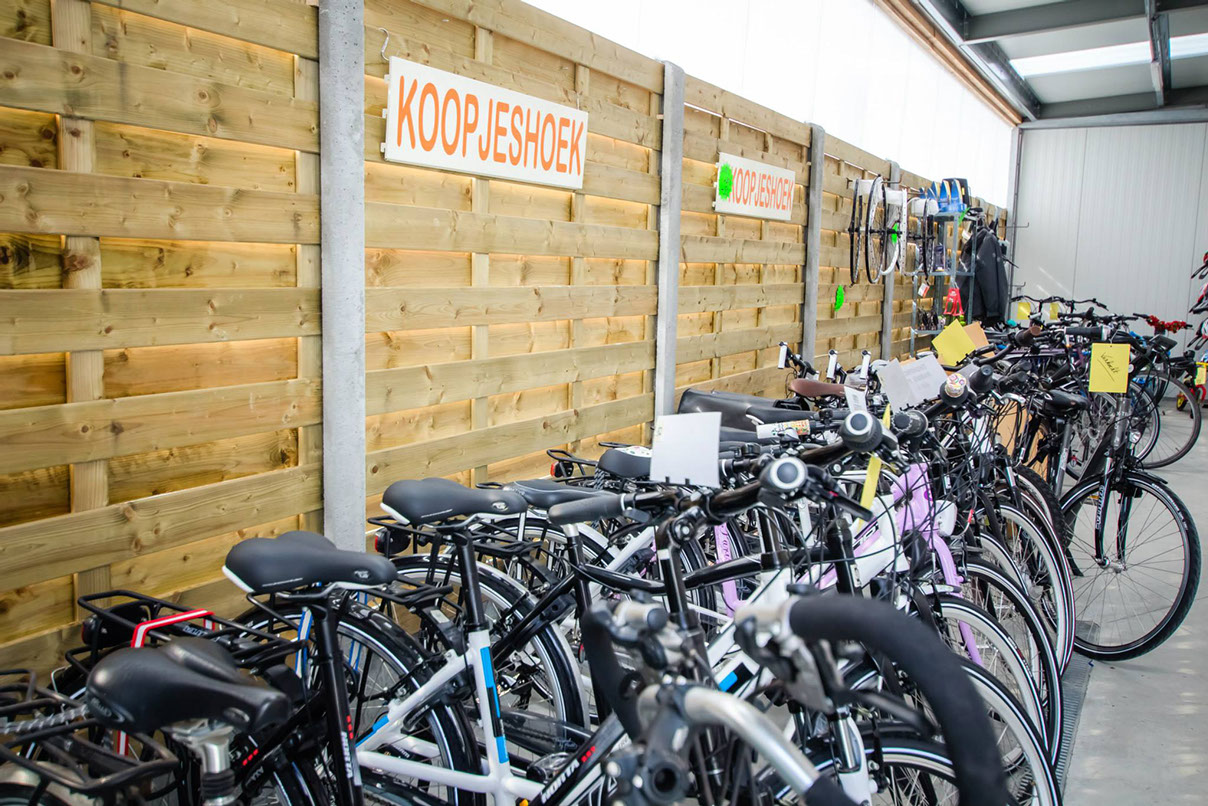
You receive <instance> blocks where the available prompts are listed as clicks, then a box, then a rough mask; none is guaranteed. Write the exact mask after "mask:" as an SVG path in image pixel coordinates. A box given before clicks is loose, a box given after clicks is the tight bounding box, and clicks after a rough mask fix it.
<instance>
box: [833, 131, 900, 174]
mask: <svg viewBox="0 0 1208 806" xmlns="http://www.w3.org/2000/svg"><path fill="white" fill-rule="evenodd" d="M823 150H824V151H825V152H826V153H827V154H829V155H831V156H833V157H838V158H839V159H841V160H843V161H844V162H848V163H851V164H852V165H855V166H857V167H859V168H863V169H864V170H866V171H872V172H873V173H876V174H880V175H881V176H884V177H888V176H889V160H886V159H882V158H881V157H878V156H876V155H875V154H870V153H869V152H867V151H865V150H864V149H862V148H857V147H856V146H854V145H852V144H851V143H848V142H845V141H843V140H840V139H839V138H838V137H835V136H833V135H830V134H828V135H827V136H826V145H825V146H824V148H823Z"/></svg>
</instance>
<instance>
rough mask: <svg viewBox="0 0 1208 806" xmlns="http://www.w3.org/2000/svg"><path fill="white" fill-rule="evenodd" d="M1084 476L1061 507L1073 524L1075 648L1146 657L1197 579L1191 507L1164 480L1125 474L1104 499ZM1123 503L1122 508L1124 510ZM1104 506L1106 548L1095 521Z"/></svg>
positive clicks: (1173, 624)
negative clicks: (1076, 615)
mask: <svg viewBox="0 0 1208 806" xmlns="http://www.w3.org/2000/svg"><path fill="white" fill-rule="evenodd" d="M1102 481H1103V477H1102V476H1100V477H1097V478H1091V479H1084V480H1083V482H1082V483H1080V484H1079V485H1078V486H1077V487H1075V488H1074V489H1073V490H1071V491H1070V492H1069V494H1068V495H1067V496H1066V498H1065V500H1064V502H1063V504H1062V508H1063V511H1064V513H1065V517H1066V521H1067V523H1068V524H1069V527H1070V528H1069V532H1070V544H1069V557H1070V566H1071V568H1072V569H1073V574H1074V601H1075V606H1076V608H1077V613H1078V620H1077V629H1076V635H1075V643H1076V645H1077V648H1078V651H1079V652H1081V653H1082V654H1084V655H1088V656H1090V657H1092V658H1098V659H1114V660H1123V659H1126V658H1135V657H1137V656H1138V655H1144V654H1145V653H1146V652H1149V651H1150V650H1151V649H1153V648H1154V647H1156V646H1158V645H1160V644H1161V643H1162V642H1164V641H1165V640H1166V639H1167V638H1169V637H1170V636H1171V635H1172V634H1173V633H1174V631H1175V630H1176V629H1178V627H1179V625H1180V624H1182V623H1183V619H1184V618H1186V616H1187V612H1188V611H1189V610H1190V609H1191V604H1192V602H1193V601H1194V600H1195V592H1196V589H1197V587H1198V586H1199V581H1200V538H1199V533H1198V532H1197V531H1196V528H1195V522H1194V521H1193V520H1192V519H1191V515H1190V513H1188V512H1187V507H1186V506H1185V505H1184V504H1183V502H1182V501H1181V500H1179V498H1178V496H1176V495H1175V494H1174V493H1172V492H1171V491H1170V490H1169V489H1168V488H1167V487H1166V485H1164V484H1163V483H1162V482H1161V481H1160V480H1158V479H1156V478H1154V477H1153V476H1150V475H1148V474H1144V473H1133V472H1126V473H1125V474H1124V476H1123V478H1122V479H1121V480H1120V481H1119V482H1118V483H1116V484H1114V485H1112V487H1111V489H1110V490H1109V491H1108V494H1107V498H1108V500H1107V501H1101V500H1100V491H1101V488H1102ZM1122 505H1123V507H1124V508H1123V512H1122ZM1100 509H1102V511H1103V516H1102V520H1103V523H1104V529H1103V538H1102V541H1101V544H1100V545H1101V546H1102V550H1099V549H1097V548H1096V540H1095V522H1096V514H1097V511H1098V510H1100Z"/></svg>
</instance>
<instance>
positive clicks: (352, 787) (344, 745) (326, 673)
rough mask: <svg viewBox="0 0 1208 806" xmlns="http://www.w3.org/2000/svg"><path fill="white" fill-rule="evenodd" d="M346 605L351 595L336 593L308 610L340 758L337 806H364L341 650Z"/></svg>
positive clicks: (330, 731) (337, 763)
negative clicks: (341, 621) (341, 623)
mask: <svg viewBox="0 0 1208 806" xmlns="http://www.w3.org/2000/svg"><path fill="white" fill-rule="evenodd" d="M347 602H348V592H347V591H345V590H340V589H337V590H335V591H333V592H332V593H331V595H330V597H329V598H328V599H327V601H326V602H325V603H322V604H310V605H308V607H309V608H310V612H311V615H312V616H313V617H314V620H315V659H316V661H317V662H318V667H319V675H320V679H321V681H322V683H323V691H324V693H325V695H326V696H325V702H324V705H325V706H326V711H327V731H328V737H329V740H330V741H331V743H332V748H331V749H332V751H334V752H335V753H336V755H337V756H338V758H336V759H334V762H335V764H334V766H335V770H336V774H335V775H334V776H333V777H334V778H335V783H336V792H337V794H338V795H339V797H338V799H337V803H340V804H341V805H342V806H345V805H346V806H361V804H362V803H363V802H364V797H363V793H362V790H361V768H360V765H359V764H358V763H357V758H356V752H355V741H356V739H355V737H354V736H353V724H352V713H351V711H350V710H349V705H348V691H347V687H346V686H347V681H346V679H345V675H344V652H343V650H341V649H340V632H339V629H340V613H341V612H343V609H344V606H345V605H346V603H347ZM337 739H338V741H337ZM341 773H342V774H341Z"/></svg>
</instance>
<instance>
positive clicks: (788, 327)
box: [675, 76, 811, 396]
mask: <svg viewBox="0 0 1208 806" xmlns="http://www.w3.org/2000/svg"><path fill="white" fill-rule="evenodd" d="M684 100H685V102H686V108H685V110H684V159H683V166H684V167H683V213H682V215H681V217H680V241H681V247H680V251H681V261H682V262H681V264H680V298H679V311H680V314H679V321H678V328H677V329H678V337H679V338H678V343H677V345H676V362H677V366H676V377H675V385H676V387H678V388H680V389H683V388H686V387H689V386H694V387H698V388H705V389H724V390H727V391H733V392H745V393H750V394H771V395H777V396H779V395H782V394H783V393H784V381H785V373H784V371H783V370H780V369H777V367H776V359H777V356H778V353H779V350H778V347H777V345H778V344H779V343H780V342H781V341H785V342H788V343H789V344H791V345H793V346H794V347H797V346H799V345H800V343H801V333H802V322H801V306H802V303H803V301H804V299H805V285H804V282H805V273H806V269H805V225H806V200H807V192H808V187H809V181H810V177H809V171H810V166H809V148H810V134H811V127H810V126H809V125H808V124H805V123H802V122H800V121H795V120H792V119H791V118H788V117H785V116H784V115H781V114H780V113H778V112H774V111H772V110H770V109H767V108H765V107H762V106H759V105H758V104H754V103H752V102H750V101H747V100H746V99H743V98H739V97H738V96H735V95H734V94H732V93H729V92H726V91H725V90H722V89H720V88H718V87H714V86H712V85H710V84H707V83H706V82H704V81H700V80H698V79H695V78H692V77H691V76H688V77H686V79H685V82H684ZM719 152H726V153H730V154H734V155H736V156H739V157H746V158H748V159H753V160H757V161H759V162H764V163H767V164H771V165H776V166H778V167H781V168H789V169H791V170H793V171H794V172H795V173H796V175H797V182H798V185H797V187H796V188H795V190H794V194H793V209H792V217H791V219H790V220H789V221H787V222H783V221H767V220H760V219H756V218H747V217H745V216H735V215H721V214H718V213H715V212H714V211H713V199H714V197H715V195H716V193H715V189H714V188H715V183H716V181H717V168H716V163H717V161H718V154H719Z"/></svg>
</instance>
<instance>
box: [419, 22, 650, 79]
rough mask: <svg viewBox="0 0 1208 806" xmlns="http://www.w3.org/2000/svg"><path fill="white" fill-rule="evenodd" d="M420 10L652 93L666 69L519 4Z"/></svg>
mask: <svg viewBox="0 0 1208 806" xmlns="http://www.w3.org/2000/svg"><path fill="white" fill-rule="evenodd" d="M417 4H418V5H421V6H424V7H426V8H431V9H434V10H436V11H440V12H442V13H444V14H447V15H448V16H450V17H456V18H457V19H459V20H465V21H467V22H471V23H473V24H475V25H479V26H482V27H483V28H487V29H489V30H492V31H496V32H498V33H500V34H503V35H504V36H507V37H510V38H512V39H515V40H517V41H520V42H524V43H526V44H529V45H532V46H533V47H535V48H539V49H541V50H545V51H548V52H550V53H555V54H557V55H559V56H562V57H563V58H566V59H570V60H571V61H573V62H578V63H579V64H582V65H584V66H585V67H590V68H591V69H592V70H599V71H600V72H602V73H607V74H608V75H610V76H616V77H617V78H622V79H624V80H626V81H628V82H629V83H630V84H637V85H638V86H639V87H645V88H646V89H648V90H652V91H654V92H662V91H663V65H662V64H661V63H660V62H657V61H655V60H654V59H651V58H649V57H648V56H643V55H642V54H640V53H638V52H637V51H633V50H630V49H628V48H625V47H622V46H621V45H618V44H617V43H615V42H612V41H610V40H608V39H605V38H604V37H602V36H599V35H597V34H593V33H592V32H591V31H588V30H587V29H585V28H580V27H579V26H577V25H574V24H572V23H569V22H567V21H566V20H563V19H561V18H560V17H556V16H554V15H553V14H550V13H548V12H545V11H541V10H540V9H537V8H534V7H533V6H530V5H528V4H526V3H519V2H515V0H417Z"/></svg>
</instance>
